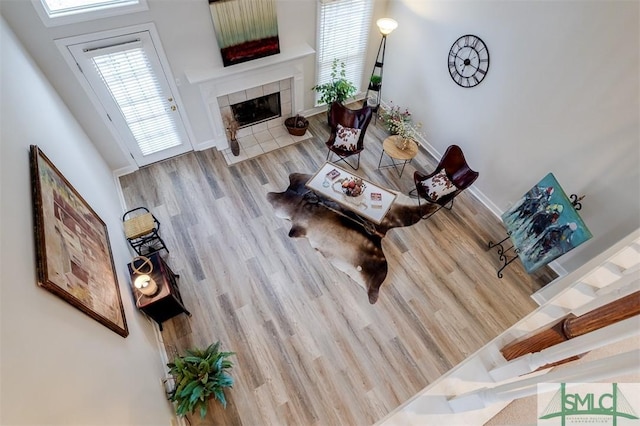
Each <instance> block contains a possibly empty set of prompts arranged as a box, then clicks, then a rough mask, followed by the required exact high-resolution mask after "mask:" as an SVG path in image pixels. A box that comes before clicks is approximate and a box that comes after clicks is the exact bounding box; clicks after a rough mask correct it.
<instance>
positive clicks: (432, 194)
mask: <svg viewBox="0 0 640 426" xmlns="http://www.w3.org/2000/svg"><path fill="white" fill-rule="evenodd" d="M420 183H421V184H422V186H423V187H424V189H425V191H427V194H428V195H429V198H431V199H432V200H433V201H437V200H438V199H439V198H440V197H443V196H445V195H447V194H451V193H452V192H454V191H455V190H457V189H458V188H456V186H455V185H454V184H453V182H451V181H450V180H449V178H448V177H447V174H446V172H445V171H444V169H442V170H440V171H439V172H438V173H436V174H435V175H433V176H431V177H430V178H427V179H425V180H423V181H421V182H420Z"/></svg>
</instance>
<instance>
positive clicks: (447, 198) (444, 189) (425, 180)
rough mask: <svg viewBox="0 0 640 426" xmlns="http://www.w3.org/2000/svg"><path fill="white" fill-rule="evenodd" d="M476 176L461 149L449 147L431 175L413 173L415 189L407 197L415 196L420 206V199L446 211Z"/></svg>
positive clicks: (456, 146) (453, 146)
mask: <svg viewBox="0 0 640 426" xmlns="http://www.w3.org/2000/svg"><path fill="white" fill-rule="evenodd" d="M478 175H479V173H478V172H476V171H473V170H471V168H470V167H469V165H468V164H467V161H466V160H465V159H464V154H463V153H462V149H460V147H459V146H458V145H451V146H450V147H449V148H447V150H446V152H445V153H444V155H443V156H442V158H441V159H440V162H439V163H438V166H437V167H436V169H435V170H434V171H433V172H432V173H430V174H424V173H421V172H419V171H416V172H414V174H413V181H414V183H415V188H414V189H412V190H411V192H409V195H410V196H413V197H416V196H417V198H418V204H420V199H425V200H427V202H429V203H434V204H438V205H439V206H440V208H442V207H445V208H446V209H447V210H451V208H452V207H453V200H454V199H455V197H457V196H458V194H460V193H461V192H462V191H464V190H465V189H467V188H468V187H470V186H471V184H472V183H473V182H475V180H476V179H477V178H478ZM440 208H438V210H440ZM438 210H436V211H438ZM436 211H434V212H432V213H431V214H433V213H435V212H436ZM431 214H429V215H428V216H425V217H424V218H423V219H426V218H427V217H429V216H431Z"/></svg>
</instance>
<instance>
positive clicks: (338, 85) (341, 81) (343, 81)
mask: <svg viewBox="0 0 640 426" xmlns="http://www.w3.org/2000/svg"><path fill="white" fill-rule="evenodd" d="M338 67H340V69H339V70H338ZM311 90H315V91H316V92H318V93H320V103H324V104H327V106H328V107H330V106H331V104H332V103H333V102H340V103H343V102H344V101H346V100H347V99H349V98H350V97H352V96H353V95H355V93H356V90H357V89H356V86H354V85H353V83H351V82H350V81H349V80H347V78H346V71H345V64H344V62H341V61H340V60H338V59H334V60H333V63H332V64H331V81H330V82H328V83H324V84H318V85H315V86H313V87H312V88H311Z"/></svg>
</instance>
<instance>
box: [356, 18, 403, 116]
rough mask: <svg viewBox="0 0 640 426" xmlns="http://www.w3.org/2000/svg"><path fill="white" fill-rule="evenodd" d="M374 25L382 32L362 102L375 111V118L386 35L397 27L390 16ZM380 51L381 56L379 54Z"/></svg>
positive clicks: (378, 104)
mask: <svg viewBox="0 0 640 426" xmlns="http://www.w3.org/2000/svg"><path fill="white" fill-rule="evenodd" d="M376 25H377V26H378V30H379V31H380V34H382V39H381V40H380V46H379V47H378V53H377V55H376V61H375V63H374V65H373V71H371V77H370V79H369V84H368V86H367V93H366V94H365V98H364V104H365V105H367V106H369V107H371V109H372V110H373V112H375V113H376V118H377V116H378V114H377V112H378V110H379V108H380V99H381V91H382V67H383V65H384V54H385V50H386V48H387V36H388V35H389V34H391V32H392V31H393V30H395V29H396V28H397V27H398V23H397V22H396V21H395V20H393V19H391V18H382V19H378V20H377V21H376ZM381 52H382V56H381V54H380V53H381ZM374 76H377V77H379V78H377V79H375V80H376V81H374ZM370 93H371V95H370Z"/></svg>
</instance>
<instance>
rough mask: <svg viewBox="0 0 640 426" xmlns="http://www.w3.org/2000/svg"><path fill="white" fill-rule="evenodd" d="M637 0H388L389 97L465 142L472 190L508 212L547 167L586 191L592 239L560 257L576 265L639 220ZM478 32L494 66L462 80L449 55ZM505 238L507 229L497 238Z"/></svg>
mask: <svg viewBox="0 0 640 426" xmlns="http://www.w3.org/2000/svg"><path fill="white" fill-rule="evenodd" d="M639 8H640V3H638V2H637V1H617V0H612V1H489V0H484V1H425V0H413V1H410V0H391V1H390V5H389V12H388V15H389V16H390V17H392V18H394V19H396V20H397V21H398V23H399V27H398V29H397V30H396V31H394V32H393V33H392V34H391V35H390V36H389V38H388V42H387V55H386V58H385V72H384V79H385V82H384V89H383V97H384V99H385V101H393V102H394V103H395V104H399V105H402V106H408V107H409V108H410V109H411V111H412V112H413V113H414V117H415V118H416V120H417V121H422V123H423V124H424V127H423V130H424V131H425V133H426V137H427V140H428V142H429V143H430V144H431V145H432V146H433V147H435V149H436V150H437V151H438V152H440V153H443V152H444V150H445V149H446V147H447V146H448V145H450V144H453V143H456V144H458V145H460V146H461V147H462V148H463V150H464V152H465V155H466V157H467V160H468V162H469V163H470V164H471V166H472V167H473V168H474V169H476V170H478V171H479V172H480V177H479V179H478V180H477V181H476V184H475V188H476V189H478V190H479V191H481V192H482V193H483V194H484V195H485V196H486V197H487V198H488V199H489V200H490V201H492V202H493V203H494V204H495V207H496V210H498V211H504V210H506V209H507V208H508V207H509V206H510V204H511V203H514V202H516V201H517V200H518V199H519V198H520V197H521V196H522V195H523V194H524V193H525V192H526V191H527V190H528V189H529V188H531V187H532V186H533V185H534V184H535V183H537V182H538V180H540V179H541V178H542V177H543V176H545V175H546V174H547V173H548V172H553V173H554V175H555V176H556V178H557V179H558V181H559V182H560V184H561V185H562V186H563V188H564V189H565V190H566V192H567V193H568V194H571V193H577V194H578V195H582V194H585V195H586V198H585V199H584V200H583V210H582V211H581V216H582V218H583V219H584V221H585V222H586V224H587V226H588V227H589V228H590V230H591V232H592V233H593V235H594V237H593V238H592V239H591V240H590V241H588V242H586V243H585V244H583V245H582V246H580V247H578V248H577V249H575V250H574V251H572V252H570V253H568V254H566V255H565V256H563V257H561V258H560V259H559V263H560V265H561V266H562V267H564V268H565V269H567V270H568V271H571V270H573V269H575V268H576V267H578V266H579V265H581V264H582V263H584V262H585V261H587V260H588V259H590V258H592V257H594V256H595V255H596V254H597V253H599V252H601V251H602V250H604V249H606V248H607V247H609V246H611V245H612V244H613V243H615V242H616V241H618V240H619V239H621V238H623V237H624V236H626V235H627V234H629V233H630V232H631V231H633V230H634V229H636V228H637V227H638V225H639V224H640V175H639V170H640V124H639V123H640V101H639V78H638V75H640V67H639V57H640V33H639V26H640V24H639V22H640V20H639V15H640V11H639ZM464 34H475V35H478V36H479V37H480V38H482V39H483V40H484V42H485V43H486V44H487V45H488V48H489V52H490V55H491V63H490V68H489V72H488V74H487V77H486V78H485V80H484V81H483V82H482V83H480V85H478V86H476V87H475V88H470V89H465V88H461V87H459V86H457V85H456V84H455V83H454V82H453V80H452V79H451V77H450V76H449V72H448V67H447V59H448V53H449V49H450V48H451V45H452V44H453V42H454V41H455V40H456V39H457V38H458V37H460V36H462V35H464ZM495 237H496V238H497V237H499V236H498V235H496V236H495Z"/></svg>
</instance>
